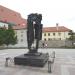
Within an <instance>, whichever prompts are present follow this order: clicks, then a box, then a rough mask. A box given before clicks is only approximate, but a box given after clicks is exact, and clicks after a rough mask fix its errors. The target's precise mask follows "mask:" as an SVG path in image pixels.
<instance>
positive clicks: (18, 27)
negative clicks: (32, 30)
mask: <svg viewBox="0 0 75 75" xmlns="http://www.w3.org/2000/svg"><path fill="white" fill-rule="evenodd" d="M26 28H27V27H26V26H25V25H23V26H22V25H17V26H13V29H14V30H21V29H26Z"/></svg>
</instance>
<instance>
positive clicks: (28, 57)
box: [14, 53, 49, 67]
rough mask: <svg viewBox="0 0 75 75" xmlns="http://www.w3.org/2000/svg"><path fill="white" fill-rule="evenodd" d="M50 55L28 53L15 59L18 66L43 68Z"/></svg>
mask: <svg viewBox="0 0 75 75" xmlns="http://www.w3.org/2000/svg"><path fill="white" fill-rule="evenodd" d="M48 58H49V55H48V53H27V54H23V55H20V56H16V57H15V58H14V63H15V64H16V65H28V66H37V67H43V66H44V65H45V63H46V62H47V61H48Z"/></svg>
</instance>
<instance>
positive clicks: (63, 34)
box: [42, 24, 70, 41]
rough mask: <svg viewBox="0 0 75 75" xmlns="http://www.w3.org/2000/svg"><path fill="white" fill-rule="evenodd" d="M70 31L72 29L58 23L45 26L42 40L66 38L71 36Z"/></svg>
mask: <svg viewBox="0 0 75 75" xmlns="http://www.w3.org/2000/svg"><path fill="white" fill-rule="evenodd" d="M69 32H70V29H68V28H66V27H64V26H58V24H56V27H44V28H43V33H42V40H45V41H46V40H47V41H48V40H66V39H68V38H69V37H70V35H69Z"/></svg>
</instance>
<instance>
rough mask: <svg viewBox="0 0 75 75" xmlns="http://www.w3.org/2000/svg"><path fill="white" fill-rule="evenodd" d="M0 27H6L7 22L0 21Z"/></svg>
mask: <svg viewBox="0 0 75 75" xmlns="http://www.w3.org/2000/svg"><path fill="white" fill-rule="evenodd" d="M0 27H6V28H7V29H8V24H7V23H4V22H0Z"/></svg>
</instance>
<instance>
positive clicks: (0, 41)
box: [0, 28, 5, 46]
mask: <svg viewBox="0 0 75 75" xmlns="http://www.w3.org/2000/svg"><path fill="white" fill-rule="evenodd" d="M4 32H5V30H4V29H3V28H0V46H1V45H3V43H4Z"/></svg>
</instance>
